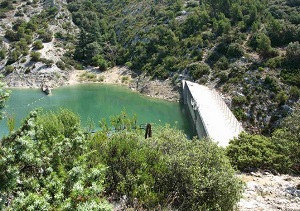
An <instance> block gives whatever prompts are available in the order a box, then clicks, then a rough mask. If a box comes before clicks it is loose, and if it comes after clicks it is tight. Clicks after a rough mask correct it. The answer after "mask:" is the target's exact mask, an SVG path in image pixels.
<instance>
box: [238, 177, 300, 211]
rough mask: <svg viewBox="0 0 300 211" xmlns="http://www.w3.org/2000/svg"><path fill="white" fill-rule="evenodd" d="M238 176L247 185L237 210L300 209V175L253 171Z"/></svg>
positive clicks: (293, 210) (292, 210)
mask: <svg viewBox="0 0 300 211" xmlns="http://www.w3.org/2000/svg"><path fill="white" fill-rule="evenodd" d="M238 177H240V178H241V179H242V180H243V181H244V182H245V183H246V187H245V191H244V193H243V198H242V199H241V200H240V202H239V203H238V205H237V210H239V211H248V210H249V211H250V210H268V211H269V210H290V211H298V210H299V211H300V190H299V188H300V176H290V175H273V174H271V173H269V172H260V173H253V172H252V173H250V174H240V175H238Z"/></svg>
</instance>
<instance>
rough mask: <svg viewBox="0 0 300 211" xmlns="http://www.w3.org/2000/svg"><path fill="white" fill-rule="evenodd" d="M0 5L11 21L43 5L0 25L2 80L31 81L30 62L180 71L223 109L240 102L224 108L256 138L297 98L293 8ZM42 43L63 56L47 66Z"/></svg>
mask: <svg viewBox="0 0 300 211" xmlns="http://www.w3.org/2000/svg"><path fill="white" fill-rule="evenodd" d="M0 2H1V4H3V5H4V6H3V8H4V10H5V11H6V12H7V11H10V10H13V9H15V10H17V11H15V16H16V17H19V16H18V14H19V13H18V12H19V11H21V12H23V13H24V14H25V13H26V10H29V11H30V9H28V8H30V7H31V8H35V7H41V8H42V10H41V12H40V13H39V14H35V15H31V16H30V18H29V21H28V22H25V21H21V19H22V18H21V19H20V20H18V19H16V21H15V22H14V23H13V24H12V28H10V27H5V30H6V33H5V37H6V38H7V39H8V40H9V45H10V47H9V48H5V45H2V44H1V43H0V62H1V60H2V62H3V61H5V65H6V67H5V68H3V71H2V72H3V73H4V74H7V75H9V74H11V73H13V72H15V70H16V69H18V71H20V70H19V68H20V67H22V66H24V65H25V66H26V65H27V66H29V67H27V66H26V68H23V69H24V70H23V71H24V73H25V74H30V72H31V71H33V70H34V67H35V65H34V64H35V63H36V62H40V63H44V64H45V67H51V65H53V64H55V65H56V66H57V67H58V68H60V69H61V70H69V69H72V67H73V68H76V69H81V68H83V67H84V66H86V65H93V66H96V67H98V68H99V70H101V71H104V70H106V69H108V68H110V67H113V66H115V65H125V66H127V67H129V68H130V69H132V70H134V71H135V72H136V73H138V74H141V73H144V74H148V75H149V76H151V77H153V78H160V79H166V78H171V79H172V80H171V81H172V82H173V83H174V85H176V84H177V85H178V83H179V82H180V80H177V79H178V77H179V75H180V74H182V75H183V77H184V78H187V79H190V80H194V81H197V82H199V83H203V84H209V85H212V86H214V87H216V88H217V89H219V90H220V91H221V92H222V93H223V94H225V95H226V96H227V98H228V102H230V101H231V99H232V101H234V98H236V97H240V96H242V97H244V98H245V99H244V100H243V101H242V102H241V103H234V102H233V103H231V110H232V111H233V112H234V114H235V115H236V117H237V118H238V119H239V120H241V121H243V123H244V126H245V128H246V130H248V131H251V132H253V133H262V134H264V135H271V133H272V132H273V131H274V129H276V127H278V126H279V125H280V121H281V119H282V118H284V117H285V116H287V114H288V113H289V112H290V111H291V108H292V107H293V105H294V103H295V102H296V101H297V100H298V99H299V96H300V90H299V84H300V75H299V74H300V72H299V61H300V59H299V58H300V44H299V41H300V40H299V37H300V27H299V14H300V9H299V8H300V6H299V4H298V3H297V1H292V0H270V1H259V0H229V1H228V0H226V1H225V0H217V1H212V0H201V1H195V0H164V1H146V0H143V1H137V0H133V1H125V0H122V1H104V0H103V1H98V0H97V1H96V0H68V1H66V2H67V4H65V3H58V2H56V1H53V0H40V1H38V0H34V1H31V0H27V1H21V0H15V1H12V3H11V1H6V0H1V1H0ZM20 4H23V6H22V7H18V5H20ZM25 4H26V6H24V5H25ZM29 6H30V7H29ZM66 7H67V9H68V11H69V12H70V13H71V16H72V21H73V23H75V24H76V25H77V27H78V30H75V29H74V27H73V23H71V20H70V18H69V15H70V13H69V12H66V10H67V9H66ZM16 8H17V9H16ZM5 11H4V13H3V14H5ZM20 17H21V16H20ZM50 26H51V29H53V28H56V31H55V32H52V31H51V30H50ZM53 26H55V27H53ZM72 27H73V29H72ZM25 32H26V33H25ZM25 35H26V36H25ZM51 40H52V41H53V43H55V46H57V47H58V49H59V50H62V51H63V52H64V53H63V55H62V56H61V57H60V58H58V59H57V58H55V61H52V60H48V59H47V58H45V57H44V56H41V55H40V54H39V50H40V49H42V48H43V42H49V41H51ZM3 46H4V47H3ZM59 46H60V47H61V48H60V47H59ZM31 51H33V52H31ZM26 55H30V56H26ZM180 78H181V77H180ZM180 78H179V79H180ZM229 104H230V103H229Z"/></svg>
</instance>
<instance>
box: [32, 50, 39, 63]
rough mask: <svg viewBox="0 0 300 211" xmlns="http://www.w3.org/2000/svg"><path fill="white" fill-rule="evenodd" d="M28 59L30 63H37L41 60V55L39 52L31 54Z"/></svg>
mask: <svg viewBox="0 0 300 211" xmlns="http://www.w3.org/2000/svg"><path fill="white" fill-rule="evenodd" d="M30 57H31V61H33V62H38V61H40V59H41V53H40V52H31V53H30Z"/></svg>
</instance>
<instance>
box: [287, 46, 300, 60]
mask: <svg viewBox="0 0 300 211" xmlns="http://www.w3.org/2000/svg"><path fill="white" fill-rule="evenodd" d="M286 57H287V60H288V62H290V63H291V64H292V65H297V64H299V63H300V43H299V42H298V41H297V42H291V43H290V44H289V45H288V47H287V48H286Z"/></svg>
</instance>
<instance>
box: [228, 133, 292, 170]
mask: <svg viewBox="0 0 300 211" xmlns="http://www.w3.org/2000/svg"><path fill="white" fill-rule="evenodd" d="M286 151H287V145H284V144H282V143H280V142H275V141H273V140H272V139H270V138H268V137H264V136H260V135H250V134H246V133H242V134H241V135H239V137H238V138H235V139H234V140H231V141H230V142H229V146H228V147H227V148H226V153H227V156H228V157H229V159H230V162H231V164H232V165H233V166H234V167H236V168H237V169H239V170H241V171H247V169H251V170H252V171H255V170H258V169H262V170H276V171H279V172H288V171H289V169H290V167H291V162H290V160H289V159H288V157H286V155H285V154H284V152H286Z"/></svg>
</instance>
